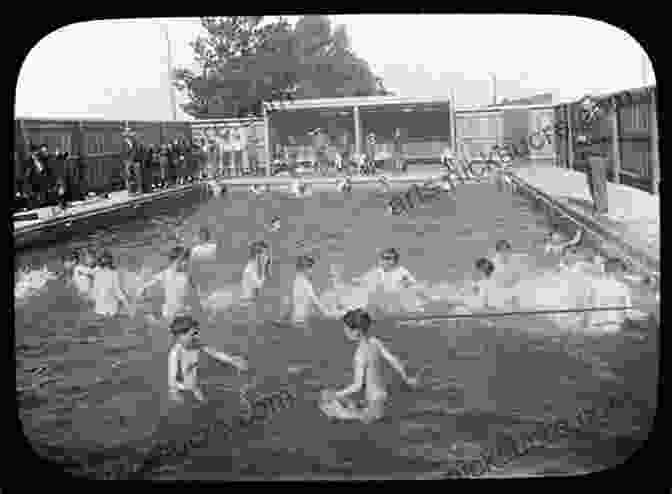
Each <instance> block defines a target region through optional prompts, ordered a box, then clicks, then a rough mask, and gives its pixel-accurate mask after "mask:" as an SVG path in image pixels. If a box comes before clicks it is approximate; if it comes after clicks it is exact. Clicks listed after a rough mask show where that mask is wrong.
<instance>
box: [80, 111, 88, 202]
mask: <svg viewBox="0 0 672 494" xmlns="http://www.w3.org/2000/svg"><path fill="white" fill-rule="evenodd" d="M77 154H78V156H79V160H78V163H77V174H78V178H79V184H80V194H82V195H84V196H86V194H87V193H88V191H89V183H90V181H91V180H90V178H91V177H90V173H89V169H88V166H87V165H86V143H85V142H84V121H83V120H80V121H78V122H77Z"/></svg>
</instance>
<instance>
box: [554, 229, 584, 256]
mask: <svg viewBox="0 0 672 494" xmlns="http://www.w3.org/2000/svg"><path fill="white" fill-rule="evenodd" d="M582 237H583V231H582V230H581V229H580V228H577V230H576V233H575V234H574V237H572V238H571V239H570V240H566V239H565V238H564V236H563V235H562V233H561V232H560V230H558V228H557V227H556V228H555V229H554V230H553V231H552V232H551V233H549V234H548V236H547V237H546V242H545V243H544V254H546V255H549V254H556V255H563V254H564V253H565V252H566V251H567V249H569V248H571V247H576V246H578V245H579V243H581V238H582Z"/></svg>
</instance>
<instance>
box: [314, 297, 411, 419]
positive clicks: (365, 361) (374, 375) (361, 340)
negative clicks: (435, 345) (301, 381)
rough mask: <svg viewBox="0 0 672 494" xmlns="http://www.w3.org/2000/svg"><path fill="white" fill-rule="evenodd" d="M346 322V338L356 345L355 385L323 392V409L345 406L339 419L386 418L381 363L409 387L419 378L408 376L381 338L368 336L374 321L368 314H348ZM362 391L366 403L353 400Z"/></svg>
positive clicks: (356, 310)
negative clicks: (336, 404) (390, 368)
mask: <svg viewBox="0 0 672 494" xmlns="http://www.w3.org/2000/svg"><path fill="white" fill-rule="evenodd" d="M343 322H344V324H345V325H344V331H345V336H346V338H347V339H348V340H350V341H352V342H354V343H357V350H356V351H355V357H354V375H355V376H354V382H353V383H352V384H351V385H350V386H348V387H347V388H345V389H343V390H340V391H332V390H325V391H323V392H322V400H323V403H322V406H323V407H328V406H329V402H333V401H337V402H338V404H339V405H341V406H343V407H345V410H343V411H342V412H341V413H340V414H339V415H340V418H342V419H345V420H361V421H362V422H364V423H371V422H373V421H376V420H380V419H381V418H383V416H384V414H385V405H386V403H387V399H388V393H387V389H386V386H385V381H384V378H383V369H382V362H381V360H383V359H384V360H387V362H388V363H389V364H390V365H391V366H392V368H393V369H394V370H395V371H397V372H398V373H399V375H400V376H401V378H402V379H403V380H404V382H405V383H406V384H407V385H408V386H409V387H410V388H416V387H417V386H418V378H417V377H415V378H412V377H409V376H408V375H407V374H406V371H405V369H404V366H403V365H402V363H401V362H400V361H399V359H398V358H397V357H395V356H394V355H392V354H391V353H390V352H389V351H388V349H387V348H386V347H385V345H383V343H382V342H381V341H380V340H379V339H378V338H375V337H373V336H370V335H369V329H370V327H371V324H372V321H371V316H369V314H368V313H367V312H366V311H364V310H362V309H355V310H352V311H349V312H347V313H346V314H345V315H344V316H343ZM360 391H363V394H364V400H361V401H360V402H359V403H358V402H357V401H355V400H353V399H352V398H350V397H351V396H352V395H354V394H355V393H358V392H360ZM332 405H333V403H332Z"/></svg>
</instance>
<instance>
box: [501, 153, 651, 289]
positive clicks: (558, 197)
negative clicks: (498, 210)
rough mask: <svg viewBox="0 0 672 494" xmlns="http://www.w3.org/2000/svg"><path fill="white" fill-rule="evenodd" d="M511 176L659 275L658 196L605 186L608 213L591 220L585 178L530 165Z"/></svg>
mask: <svg viewBox="0 0 672 494" xmlns="http://www.w3.org/2000/svg"><path fill="white" fill-rule="evenodd" d="M514 175H515V176H516V177H517V178H518V179H519V180H521V181H522V182H523V183H525V184H527V186H529V187H531V188H532V189H533V190H535V191H538V192H541V193H542V195H545V196H547V197H550V198H551V199H552V200H553V202H555V203H556V205H558V206H560V208H561V209H563V210H564V211H565V212H568V213H569V214H570V215H572V216H574V217H575V218H576V219H578V220H579V221H580V222H582V223H583V224H584V225H586V226H587V227H588V228H590V229H591V230H593V231H595V232H598V233H600V234H601V235H602V236H604V238H606V239H607V240H608V241H609V242H610V243H613V244H615V245H614V246H615V247H616V251H618V250H621V251H624V252H626V255H627V256H628V257H631V258H634V259H635V260H636V261H637V262H638V263H639V264H640V265H642V266H645V267H646V268H647V271H649V272H653V274H654V275H656V274H657V275H658V276H659V273H660V196H657V195H653V194H650V193H648V192H645V191H642V190H639V189H636V188H633V187H628V186H626V185H620V184H614V183H609V184H608V185H607V194H608V203H609V213H608V214H607V215H605V216H597V217H596V216H595V215H594V214H593V212H592V207H593V203H592V199H591V198H590V191H589V189H588V182H587V181H586V176H585V174H583V173H581V172H576V171H573V170H567V169H564V168H559V167H554V166H548V165H546V166H535V163H531V164H529V165H526V166H521V167H518V168H516V169H515V171H514Z"/></svg>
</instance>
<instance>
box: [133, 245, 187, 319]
mask: <svg viewBox="0 0 672 494" xmlns="http://www.w3.org/2000/svg"><path fill="white" fill-rule="evenodd" d="M189 259H190V251H189V250H188V249H185V248H184V247H181V246H178V247H175V248H174V249H173V250H172V251H171V252H170V255H169V260H170V265H169V266H168V267H167V268H166V269H164V270H163V271H160V272H159V273H157V274H156V275H154V276H152V278H151V279H150V280H149V281H147V282H146V283H145V284H144V285H143V286H142V288H141V289H140V295H141V294H142V293H143V292H144V291H145V290H146V289H147V288H149V287H150V286H152V285H154V284H157V283H160V284H161V286H162V288H163V290H164V293H165V302H164V304H163V308H162V311H161V315H162V316H163V318H164V319H165V320H166V321H172V320H173V319H174V318H175V317H176V316H177V315H179V314H180V313H183V312H184V311H187V310H190V309H191V307H190V306H189V304H188V299H189V297H190V296H195V297H196V298H198V297H199V295H200V294H199V292H198V288H197V287H196V286H195V285H194V283H193V281H192V279H191V276H190V274H189Z"/></svg>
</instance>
